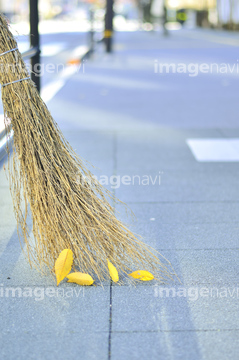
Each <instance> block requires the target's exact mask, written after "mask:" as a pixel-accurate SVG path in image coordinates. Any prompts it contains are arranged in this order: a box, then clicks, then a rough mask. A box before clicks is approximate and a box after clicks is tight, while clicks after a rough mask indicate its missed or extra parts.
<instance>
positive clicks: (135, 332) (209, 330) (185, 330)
mask: <svg viewBox="0 0 239 360" xmlns="http://www.w3.org/2000/svg"><path fill="white" fill-rule="evenodd" d="M218 331H220V332H222V331H229V332H230V331H239V329H222V328H220V329H178V330H160V329H159V330H145V331H144V330H132V331H127V330H125V331H124V330H115V331H112V333H113V334H114V333H115V334H137V333H138V334H140V333H142V334H147V333H174V332H218Z"/></svg>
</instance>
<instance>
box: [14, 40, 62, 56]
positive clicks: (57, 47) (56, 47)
mask: <svg viewBox="0 0 239 360" xmlns="http://www.w3.org/2000/svg"><path fill="white" fill-rule="evenodd" d="M29 47H30V44H29V42H28V41H18V48H19V50H20V52H21V53H22V52H24V51H26V50H28V49H29ZM65 47H66V43H59V42H56V43H49V44H43V45H42V46H41V56H43V57H47V56H54V55H57V54H58V53H60V52H61V51H62V50H64V49H65Z"/></svg>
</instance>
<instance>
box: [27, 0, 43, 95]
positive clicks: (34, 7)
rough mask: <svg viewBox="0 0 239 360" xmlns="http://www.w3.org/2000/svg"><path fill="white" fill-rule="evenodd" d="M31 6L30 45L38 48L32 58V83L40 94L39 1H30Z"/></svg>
mask: <svg viewBox="0 0 239 360" xmlns="http://www.w3.org/2000/svg"><path fill="white" fill-rule="evenodd" d="M29 6H30V11H29V13H30V44H31V47H34V48H37V53H36V55H34V56H33V57H32V58H31V68H32V74H31V78H32V81H34V83H35V84H36V87H37V90H38V91H39V92H40V76H41V74H40V46H39V31H38V23H39V15H38V0H29Z"/></svg>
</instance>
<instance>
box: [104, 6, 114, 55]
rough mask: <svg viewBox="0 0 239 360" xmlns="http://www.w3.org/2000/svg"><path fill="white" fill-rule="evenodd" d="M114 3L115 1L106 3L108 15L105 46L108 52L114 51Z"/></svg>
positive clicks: (106, 16) (106, 17) (106, 15)
mask: <svg viewBox="0 0 239 360" xmlns="http://www.w3.org/2000/svg"><path fill="white" fill-rule="evenodd" d="M113 3H114V0H107V1H106V14H105V35H104V38H105V45H106V51H107V52H108V53H110V52H111V51H112V34H113Z"/></svg>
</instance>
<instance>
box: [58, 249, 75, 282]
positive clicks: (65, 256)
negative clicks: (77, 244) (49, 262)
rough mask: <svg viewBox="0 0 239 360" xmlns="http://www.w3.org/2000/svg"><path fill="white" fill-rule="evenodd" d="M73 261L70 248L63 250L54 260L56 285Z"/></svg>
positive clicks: (69, 268)
mask: <svg viewBox="0 0 239 360" xmlns="http://www.w3.org/2000/svg"><path fill="white" fill-rule="evenodd" d="M72 263H73V252H72V251H71V249H65V250H63V251H62V252H61V253H60V255H59V256H58V258H57V260H56V262H55V274H56V281H57V286H58V285H59V284H60V282H61V281H62V280H63V279H64V278H65V277H66V275H68V274H69V272H70V271H71V267H72Z"/></svg>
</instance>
